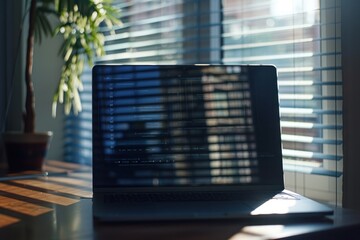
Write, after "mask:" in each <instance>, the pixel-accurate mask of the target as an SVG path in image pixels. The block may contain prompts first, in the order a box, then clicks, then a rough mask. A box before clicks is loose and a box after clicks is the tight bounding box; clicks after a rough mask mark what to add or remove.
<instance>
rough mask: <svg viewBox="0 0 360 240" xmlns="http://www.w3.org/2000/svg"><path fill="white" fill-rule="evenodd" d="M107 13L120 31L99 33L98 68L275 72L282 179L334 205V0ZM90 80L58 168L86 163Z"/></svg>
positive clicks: (164, 3)
mask: <svg viewBox="0 0 360 240" xmlns="http://www.w3.org/2000/svg"><path fill="white" fill-rule="evenodd" d="M114 5H116V6H117V7H118V8H120V9H121V12H122V14H121V16H122V21H123V26H121V27H117V28H115V29H114V30H115V34H114V35H111V34H110V32H109V30H108V29H104V33H105V34H106V44H105V49H106V51H107V56H105V57H102V58H100V59H98V63H103V64H105V63H122V64H132V63H133V64H135V63H136V64H140V63H141V64H144V63H150V64H155V63H156V64H193V63H217V64H219V63H221V64H241V63H243V64H274V65H276V66H277V68H278V74H279V91H280V96H279V97H280V112H281V125H282V140H283V149H284V150H283V160H284V169H285V171H286V173H285V180H286V182H288V185H289V186H290V188H293V189H295V190H297V191H298V190H299V189H298V188H297V186H305V187H306V186H308V185H309V183H308V179H309V177H308V175H310V176H311V177H310V178H311V179H312V180H311V182H314V179H315V181H316V182H322V184H323V185H322V186H320V187H319V188H321V189H324V188H325V190H324V191H327V192H329V191H330V192H331V193H330V195H331V196H330V197H329V196H327V197H325V198H326V199H331V201H337V196H338V194H339V193H341V189H340V187H337V186H338V185H340V184H341V166H342V123H341V114H342V109H341V101H342V97H341V92H342V83H341V61H340V56H341V49H340V40H341V39H340V36H341V35H340V30H341V29H340V1H339V0H288V1H281V0H222V1H220V0H212V1H200V0H199V1H191V0H173V1H170V0H154V1H133V0H128V1H114ZM90 74H91V72H90V70H88V71H87V72H86V73H84V78H83V81H84V83H85V85H86V86H87V87H86V88H85V91H84V92H83V94H82V101H83V104H84V112H83V113H81V114H80V117H79V118H73V117H69V118H68V119H67V122H66V136H67V137H66V141H65V152H66V159H67V160H69V161H80V162H83V163H89V164H91V162H89V159H90V157H91V131H90V130H91V88H90V87H91V84H90V82H91V76H90ZM74 146H76V147H74ZM79 146H80V147H79ZM77 149H78V150H77ZM324 186H325V187H324ZM311 187H312V186H311ZM311 187H310V189H311ZM333 189H335V190H333ZM332 191H335V192H336V193H334V194H335V195H334V194H333V193H332ZM310 192H313V193H315V194H316V192H318V191H317V188H316V187H315V188H313V190H310ZM302 193H304V192H302ZM305 195H306V193H305ZM333 195H334V197H332V196H333ZM316 197H318V196H316ZM318 198H321V197H318Z"/></svg>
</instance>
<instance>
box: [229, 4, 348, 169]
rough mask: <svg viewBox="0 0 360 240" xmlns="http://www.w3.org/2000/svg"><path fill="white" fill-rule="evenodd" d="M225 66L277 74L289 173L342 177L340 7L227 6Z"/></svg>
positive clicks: (284, 152)
mask: <svg viewBox="0 0 360 240" xmlns="http://www.w3.org/2000/svg"><path fill="white" fill-rule="evenodd" d="M222 41H223V46H222V50H223V59H222V61H223V63H224V64H236V63H243V64H274V65H276V66H277V68H278V78H279V98H280V114H281V126H282V141H283V160H284V169H285V170H287V171H300V172H305V173H311V174H319V175H329V176H340V175H341V170H340V168H339V166H340V162H341V160H342V150H341V149H342V137H341V136H342V134H341V130H342V125H341V113H342V111H341V100H342V98H341V91H342V90H341V62H340V1H305V0H292V1H280V0H241V1H236V0H224V1H223V33H222Z"/></svg>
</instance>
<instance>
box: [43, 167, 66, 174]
mask: <svg viewBox="0 0 360 240" xmlns="http://www.w3.org/2000/svg"><path fill="white" fill-rule="evenodd" d="M44 171H46V172H53V173H59V172H70V171H71V170H69V169H67V168H59V167H53V166H44Z"/></svg>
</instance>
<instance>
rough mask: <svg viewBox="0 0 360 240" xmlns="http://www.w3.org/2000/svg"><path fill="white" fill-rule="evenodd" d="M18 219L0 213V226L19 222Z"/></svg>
mask: <svg viewBox="0 0 360 240" xmlns="http://www.w3.org/2000/svg"><path fill="white" fill-rule="evenodd" d="M19 221H20V219H17V218H14V217H10V216H7V215H4V214H0V228H3V227H6V226H8V225H11V224H14V223H17V222H19Z"/></svg>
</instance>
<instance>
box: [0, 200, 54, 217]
mask: <svg viewBox="0 0 360 240" xmlns="http://www.w3.org/2000/svg"><path fill="white" fill-rule="evenodd" d="M0 208H5V209H8V210H11V211H14V212H19V213H22V214H26V215H30V216H38V215H41V214H44V213H47V212H50V211H52V209H51V208H47V207H42V206H39V205H36V204H32V203H28V202H24V201H20V200H17V199H14V198H9V197H4V196H0Z"/></svg>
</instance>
